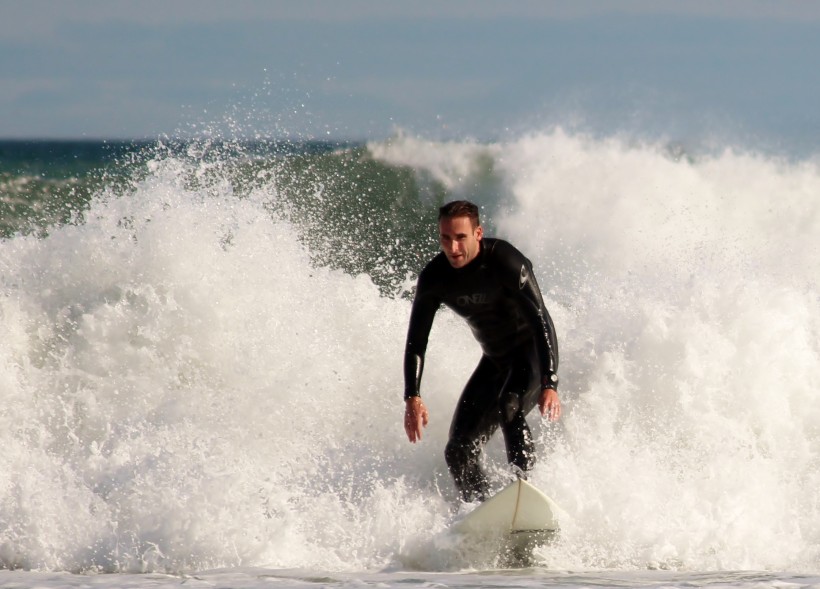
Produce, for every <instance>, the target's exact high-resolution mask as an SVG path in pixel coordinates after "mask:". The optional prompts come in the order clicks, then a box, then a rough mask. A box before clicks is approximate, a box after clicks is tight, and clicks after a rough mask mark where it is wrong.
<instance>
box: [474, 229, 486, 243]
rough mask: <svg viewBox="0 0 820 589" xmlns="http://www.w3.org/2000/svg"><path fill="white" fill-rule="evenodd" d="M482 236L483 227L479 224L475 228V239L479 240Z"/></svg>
mask: <svg viewBox="0 0 820 589" xmlns="http://www.w3.org/2000/svg"><path fill="white" fill-rule="evenodd" d="M482 237H484V227H482V226H481V225H479V226H478V227H476V228H475V238H476V240H477V241H481V238H482Z"/></svg>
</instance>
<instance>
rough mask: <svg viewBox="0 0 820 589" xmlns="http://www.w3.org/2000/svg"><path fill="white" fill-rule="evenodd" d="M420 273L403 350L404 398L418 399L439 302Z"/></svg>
mask: <svg viewBox="0 0 820 589" xmlns="http://www.w3.org/2000/svg"><path fill="white" fill-rule="evenodd" d="M427 283H428V281H427V280H426V279H425V276H424V273H423V272H422V274H421V276H419V280H418V284H417V286H416V297H415V298H414V299H413V308H412V310H411V311H410V325H409V327H408V328H407V343H406V344H405V348H404V398H405V399H409V398H410V397H418V396H419V395H420V390H421V374H422V372H423V371H424V354H425V352H426V351H427V339H428V337H429V336H430V329H431V328H432V327H433V319H434V318H435V315H436V311H438V308H439V306H440V305H441V300H440V299H439V297H438V296H436V295H435V294H434V293H433V292H432V290H431V289H430V288H429V287H428V284H427Z"/></svg>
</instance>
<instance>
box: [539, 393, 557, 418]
mask: <svg viewBox="0 0 820 589" xmlns="http://www.w3.org/2000/svg"><path fill="white" fill-rule="evenodd" d="M538 408H539V409H540V410H541V415H542V416H543V417H547V418H549V420H550V421H558V418H559V417H561V401H560V400H559V399H558V391H556V390H555V389H542V391H541V398H540V399H538Z"/></svg>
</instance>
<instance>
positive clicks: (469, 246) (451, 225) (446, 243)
mask: <svg viewBox="0 0 820 589" xmlns="http://www.w3.org/2000/svg"><path fill="white" fill-rule="evenodd" d="M438 230H439V243H441V251H443V252H444V255H445V256H447V261H448V262H450V265H451V266H452V267H453V268H463V267H464V266H466V265H467V264H469V263H470V262H472V261H473V260H474V259H475V257H476V256H477V255H478V252H479V249H480V246H479V242H480V241H481V237H482V235H483V230H482V229H481V225H479V226H478V227H476V228H475V229H473V224H472V223H471V222H470V218H469V217H444V218H443V219H441V220H440V221H439V222H438Z"/></svg>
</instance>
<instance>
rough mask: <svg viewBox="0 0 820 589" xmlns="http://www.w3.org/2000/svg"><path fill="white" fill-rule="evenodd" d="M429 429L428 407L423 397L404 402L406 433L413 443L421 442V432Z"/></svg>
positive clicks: (411, 398)
mask: <svg viewBox="0 0 820 589" xmlns="http://www.w3.org/2000/svg"><path fill="white" fill-rule="evenodd" d="M424 427H427V407H425V406H424V401H422V400H421V397H410V398H409V399H407V400H406V401H405V402H404V431H406V432H407V439H408V440H410V441H411V442H412V443H414V444H415V443H416V442H418V441H419V440H421V430H422V428H424Z"/></svg>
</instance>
